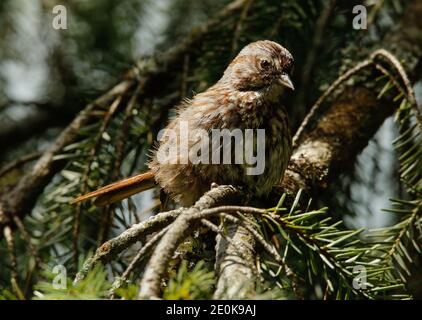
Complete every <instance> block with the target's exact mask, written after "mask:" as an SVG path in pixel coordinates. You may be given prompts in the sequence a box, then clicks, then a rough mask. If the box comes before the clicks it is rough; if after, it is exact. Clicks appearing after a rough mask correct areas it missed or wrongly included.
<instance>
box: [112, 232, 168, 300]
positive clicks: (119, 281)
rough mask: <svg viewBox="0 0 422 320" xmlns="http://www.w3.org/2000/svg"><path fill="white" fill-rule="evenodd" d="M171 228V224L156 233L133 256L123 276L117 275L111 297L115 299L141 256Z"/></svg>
mask: <svg viewBox="0 0 422 320" xmlns="http://www.w3.org/2000/svg"><path fill="white" fill-rule="evenodd" d="M169 228H170V226H167V227H165V228H164V229H162V230H161V231H159V232H158V233H156V234H155V235H154V236H153V237H152V238H151V239H149V240H148V242H147V243H146V244H145V245H143V246H142V248H141V249H140V250H139V252H138V253H137V255H136V256H135V257H134V258H133V260H132V262H131V263H130V264H129V266H128V267H127V268H126V270H125V271H124V272H123V274H122V276H121V277H117V278H116V280H114V282H113V285H112V286H111V289H110V292H109V295H110V299H114V293H115V291H116V289H118V288H120V287H121V286H122V284H123V283H124V282H126V280H127V278H128V277H129V274H130V273H131V272H132V271H133V269H135V268H136V267H137V266H138V264H139V262H140V260H141V258H142V257H144V256H145V254H146V253H147V252H148V251H150V250H151V248H152V247H153V246H154V245H155V244H156V243H157V241H158V240H160V239H161V238H162V236H163V235H164V234H165V233H166V232H167V230H168V229H169Z"/></svg>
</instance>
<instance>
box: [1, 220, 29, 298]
mask: <svg viewBox="0 0 422 320" xmlns="http://www.w3.org/2000/svg"><path fill="white" fill-rule="evenodd" d="M3 234H4V238H5V239H6V244H7V250H8V252H9V258H10V267H11V270H10V282H11V284H12V288H13V291H14V292H15V294H16V296H17V297H18V298H19V299H21V300H24V299H25V296H24V294H23V292H22V290H21V288H20V287H19V281H18V263H17V259H16V254H15V241H14V240H13V232H12V229H11V228H10V227H9V226H5V227H4V229H3Z"/></svg>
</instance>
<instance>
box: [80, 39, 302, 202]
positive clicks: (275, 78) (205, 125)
mask: <svg viewBox="0 0 422 320" xmlns="http://www.w3.org/2000/svg"><path fill="white" fill-rule="evenodd" d="M292 71H293V57H292V55H291V54H290V52H289V51H288V50H287V49H285V48H284V47H282V46H281V45H279V44H278V43H275V42H273V41H268V40H264V41H256V42H253V43H250V44H249V45H247V46H246V47H244V48H243V49H242V50H241V51H240V53H239V54H238V55H237V56H236V58H235V59H234V60H233V61H232V62H231V63H230V65H229V66H228V67H227V69H226V70H225V72H224V74H223V76H222V78H221V79H220V80H219V81H218V82H217V83H216V84H215V85H213V86H212V87H210V88H209V89H208V90H206V91H205V92H202V93H199V94H197V95H196V96H194V97H193V99H192V100H187V101H185V102H184V103H183V104H182V105H181V106H180V107H179V108H178V110H177V115H176V117H175V118H174V119H172V120H171V121H170V123H169V124H168V125H167V127H166V128H165V129H164V130H163V131H162V134H161V139H159V140H160V142H159V144H158V145H157V147H156V148H155V149H154V150H153V152H152V157H151V161H150V162H149V163H148V166H149V168H150V171H149V172H146V173H141V174H139V175H136V176H134V177H131V178H127V179H124V180H121V181H119V182H115V183H113V184H111V185H108V186H105V187H103V188H100V189H98V190H96V191H93V192H90V193H88V194H85V195H82V196H80V197H78V198H77V199H75V200H74V202H79V201H83V200H87V199H90V198H94V197H98V198H97V199H96V201H95V204H96V205H98V206H104V205H108V204H110V203H113V202H115V201H119V200H122V199H124V198H127V197H129V196H131V195H133V194H135V193H139V192H142V191H145V190H147V189H150V188H152V187H154V186H156V185H157V184H158V185H159V186H160V187H161V188H162V189H163V190H164V191H165V193H167V194H169V195H170V196H171V197H172V198H173V199H174V200H175V201H176V202H178V203H180V204H181V205H183V206H190V205H192V204H193V203H194V202H195V201H196V200H198V199H199V197H200V196H201V195H202V194H203V193H205V192H206V191H207V190H209V189H210V186H211V184H212V183H216V184H220V185H222V184H230V185H235V186H243V187H245V188H247V190H248V191H249V192H251V193H252V194H255V195H256V196H263V195H265V194H267V193H268V192H269V191H270V190H271V188H272V187H273V185H274V184H275V183H277V182H278V181H279V180H280V178H281V177H282V175H283V173H284V171H285V169H286V167H287V164H288V161H289V159H290V155H291V135H290V128H289V123H288V118H287V113H286V110H285V108H284V106H283V105H282V104H281V102H280V97H281V94H282V93H283V91H284V88H288V89H291V90H293V89H294V88H293V84H292V81H291V79H290V77H291V74H292ZM217 129H219V130H217ZM224 129H227V130H226V131H224ZM239 129H240V131H239ZM257 129H260V130H261V132H262V129H263V130H265V131H263V132H264V133H265V136H264V140H262V139H261V140H260V137H261V136H260V135H258V131H257ZM236 130H237V131H236ZM248 130H252V133H253V134H255V133H256V135H252V136H251V135H250V134H249V135H248V133H247V131H248ZM253 130H255V131H256V132H255V131H253ZM222 131H224V132H225V133H227V132H229V139H226V140H224V137H222V138H221V135H220V138H221V139H223V143H221V139H219V138H218V136H217V138H216V139H214V136H213V135H214V134H215V133H216V132H217V133H220V134H221V132H222ZM235 131H236V132H237V133H239V132H241V133H242V134H243V135H242V137H240V136H236V134H233V133H234V132H235ZM250 132H251V131H249V133H250ZM234 136H236V137H235V138H239V139H238V140H236V143H235V144H234V145H233V144H230V142H231V141H232V138H233V137H234ZM159 138H160V137H159ZM248 141H249V142H250V141H252V144H251V145H250V148H249V149H251V148H252V149H253V151H254V152H256V154H257V156H256V157H255V158H253V157H251V154H252V153H251V152H249V151H250V150H249V149H248ZM259 144H261V145H259ZM210 149H211V151H210ZM227 150H228V151H232V153H231V154H230V155H229V156H228V157H225V155H224V151H227ZM259 151H261V152H259ZM221 154H223V156H222V155H221ZM248 155H249V156H248ZM198 159H199V160H198ZM248 159H249V161H248ZM253 159H255V163H254V162H252V160H253ZM242 160H243V162H242ZM259 161H263V165H261V167H262V168H261V170H260V169H259V168H258V169H257V167H259V165H260V164H258V162H259ZM253 164H255V165H256V166H255V169H256V170H255V172H253V171H251V169H254V168H252V167H253Z"/></svg>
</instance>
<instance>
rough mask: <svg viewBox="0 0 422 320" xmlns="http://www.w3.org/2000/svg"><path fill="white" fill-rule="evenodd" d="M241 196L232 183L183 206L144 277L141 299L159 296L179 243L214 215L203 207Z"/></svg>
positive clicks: (155, 252)
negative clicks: (204, 211) (191, 203)
mask: <svg viewBox="0 0 422 320" xmlns="http://www.w3.org/2000/svg"><path fill="white" fill-rule="evenodd" d="M240 195H241V192H240V191H239V190H238V189H236V188H234V187H232V186H218V187H216V188H213V189H211V190H210V191H208V192H207V193H205V194H204V195H203V196H202V197H201V198H200V199H199V200H198V201H197V202H196V203H195V205H194V206H193V207H190V208H185V209H184V212H183V213H182V214H181V215H179V216H178V217H177V219H176V220H175V221H174V222H173V223H172V225H171V227H170V229H169V230H168V231H167V233H166V234H165V235H164V236H163V238H162V239H161V241H160V242H159V243H158V245H157V247H156V248H155V250H154V252H153V254H152V256H151V259H150V260H149V262H148V264H147V266H146V268H145V272H144V275H143V277H142V280H141V286H140V292H139V298H141V299H145V298H146V299H153V298H156V297H158V295H159V292H160V284H161V279H162V278H163V276H164V274H165V273H166V270H167V265H168V262H169V261H170V259H171V257H172V256H173V254H174V252H175V251H176V249H177V247H178V245H179V244H180V243H181V242H182V241H183V240H184V239H185V237H186V236H187V234H189V232H192V231H193V230H195V229H196V228H197V226H198V224H197V222H199V221H200V220H201V219H203V218H207V217H208V216H210V215H211V214H203V213H202V212H201V210H204V209H207V208H210V207H215V206H217V205H219V204H221V203H227V202H232V201H235V200H238V197H239V196H240Z"/></svg>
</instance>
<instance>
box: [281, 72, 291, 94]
mask: <svg viewBox="0 0 422 320" xmlns="http://www.w3.org/2000/svg"><path fill="white" fill-rule="evenodd" d="M278 83H279V84H280V85H282V86H284V87H287V88H289V89H291V90H294V89H295V87H294V85H293V82H292V80H291V79H290V77H289V75H288V74H285V73H283V74H282V75H281V76H280V78H278Z"/></svg>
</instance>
